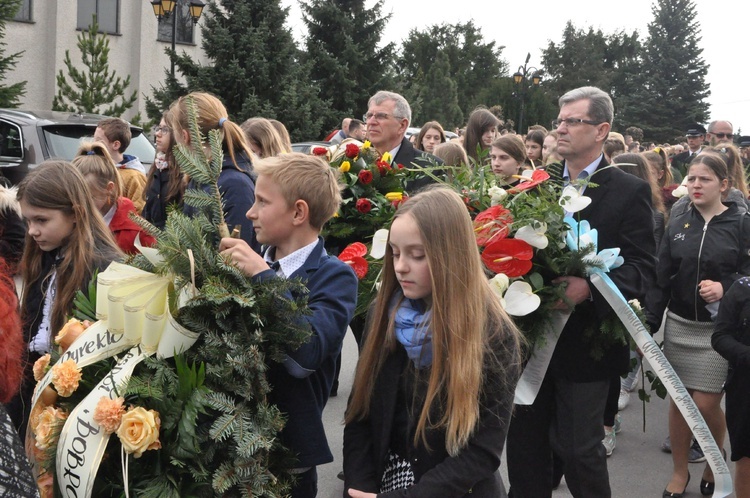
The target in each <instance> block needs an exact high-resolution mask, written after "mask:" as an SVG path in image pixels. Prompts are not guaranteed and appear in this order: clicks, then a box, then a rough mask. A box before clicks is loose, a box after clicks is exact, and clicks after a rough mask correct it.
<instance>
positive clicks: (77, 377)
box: [52, 360, 81, 398]
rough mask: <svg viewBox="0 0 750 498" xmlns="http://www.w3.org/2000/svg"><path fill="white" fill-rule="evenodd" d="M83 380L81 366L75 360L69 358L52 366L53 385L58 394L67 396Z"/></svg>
mask: <svg viewBox="0 0 750 498" xmlns="http://www.w3.org/2000/svg"><path fill="white" fill-rule="evenodd" d="M80 381H81V368H80V367H79V366H78V365H77V364H76V362H75V361H74V360H67V361H64V362H62V363H60V364H59V365H55V366H54V367H52V385H53V386H55V390H56V391H57V394H59V395H60V396H62V397H63V398H67V397H68V396H70V395H71V394H73V393H74V392H75V391H76V389H78V383H79V382H80Z"/></svg>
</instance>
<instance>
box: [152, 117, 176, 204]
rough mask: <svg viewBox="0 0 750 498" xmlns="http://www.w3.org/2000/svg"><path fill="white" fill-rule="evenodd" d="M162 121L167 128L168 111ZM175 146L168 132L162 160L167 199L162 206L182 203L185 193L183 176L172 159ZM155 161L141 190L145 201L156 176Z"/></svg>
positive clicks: (171, 132) (172, 137)
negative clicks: (165, 169) (165, 170)
mask: <svg viewBox="0 0 750 498" xmlns="http://www.w3.org/2000/svg"><path fill="white" fill-rule="evenodd" d="M162 119H163V120H164V122H165V123H167V126H169V122H170V121H169V120H170V118H169V111H166V112H164V114H162ZM175 145H177V141H176V140H175V139H174V130H170V131H169V143H168V144H167V150H166V151H164V160H165V161H167V164H168V165H169V167H167V198H166V199H164V204H169V203H172V202H176V203H178V204H179V203H180V202H182V196H183V194H184V193H185V184H186V182H185V175H184V174H183V172H182V170H181V169H180V167H179V166H178V165H177V161H176V160H175V158H174V152H173V149H174V146H175ZM156 169H157V168H156V161H154V162H153V163H152V164H151V169H149V170H148V175H146V176H147V180H146V186H145V187H144V189H143V199H144V200H145V199H146V194H147V193H148V192H149V190H150V189H151V184H152V183H154V176H155V175H156Z"/></svg>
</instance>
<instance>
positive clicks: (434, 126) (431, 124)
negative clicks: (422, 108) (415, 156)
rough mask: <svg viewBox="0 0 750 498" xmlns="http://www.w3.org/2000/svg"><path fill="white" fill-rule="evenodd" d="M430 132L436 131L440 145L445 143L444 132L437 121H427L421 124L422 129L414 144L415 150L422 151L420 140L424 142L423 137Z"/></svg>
mask: <svg viewBox="0 0 750 498" xmlns="http://www.w3.org/2000/svg"><path fill="white" fill-rule="evenodd" d="M430 130H437V131H438V133H440V143H441V144H444V143H445V130H443V126H442V125H441V124H440V123H438V122H437V121H428V122H426V123H425V124H423V125H422V129H421V130H419V134H418V135H417V140H416V142H414V148H415V149H419V150H424V147H423V146H422V140H424V136H425V135H427V132H428V131H430Z"/></svg>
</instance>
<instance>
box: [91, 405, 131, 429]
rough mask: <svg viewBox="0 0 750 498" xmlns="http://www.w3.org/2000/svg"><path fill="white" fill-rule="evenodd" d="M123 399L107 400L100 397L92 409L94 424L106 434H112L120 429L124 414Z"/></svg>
mask: <svg viewBox="0 0 750 498" xmlns="http://www.w3.org/2000/svg"><path fill="white" fill-rule="evenodd" d="M124 403H125V399H124V398H115V399H109V398H107V397H106V396H102V398H101V399H100V400H99V402H98V403H97V404H96V408H95V409H94V422H96V423H97V424H99V425H100V426H101V427H102V429H104V432H105V433H106V434H112V433H113V432H115V431H116V430H117V428H118V427H120V421H121V420H122V416H123V415H124V414H125V407H124V406H123V404H124Z"/></svg>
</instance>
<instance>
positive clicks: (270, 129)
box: [240, 118, 290, 159]
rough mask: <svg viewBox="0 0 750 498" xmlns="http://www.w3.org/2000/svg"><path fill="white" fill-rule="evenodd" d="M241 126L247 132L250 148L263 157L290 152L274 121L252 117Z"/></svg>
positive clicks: (246, 136)
mask: <svg viewBox="0 0 750 498" xmlns="http://www.w3.org/2000/svg"><path fill="white" fill-rule="evenodd" d="M240 128H242V131H243V132H244V133H245V138H247V144H248V145H249V146H250V149H251V150H252V151H253V152H255V155H256V156H258V157H259V158H261V159H263V158H265V157H273V156H277V155H279V154H282V153H284V152H287V153H288V152H290V151H289V150H286V148H285V146H284V142H283V140H282V139H281V136H280V135H279V133H278V132H277V131H276V128H275V127H274V126H273V123H271V121H269V120H268V119H266V118H250V119H248V120H246V121H245V122H244V123H242V125H241V126H240Z"/></svg>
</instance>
